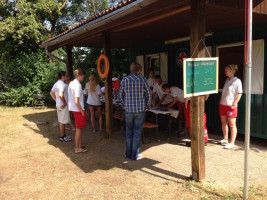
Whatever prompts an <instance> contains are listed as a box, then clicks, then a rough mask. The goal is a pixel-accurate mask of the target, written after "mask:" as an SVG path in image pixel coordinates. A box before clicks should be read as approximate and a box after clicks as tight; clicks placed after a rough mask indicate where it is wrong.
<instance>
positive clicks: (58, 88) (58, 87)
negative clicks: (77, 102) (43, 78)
mask: <svg viewBox="0 0 267 200" xmlns="http://www.w3.org/2000/svg"><path fill="white" fill-rule="evenodd" d="M51 90H52V91H53V92H55V95H56V106H57V107H60V106H62V105H63V102H62V101H61V99H60V98H59V92H63V95H64V98H65V101H66V103H68V92H67V85H66V84H65V83H64V82H63V81H62V80H58V81H57V82H56V83H55V84H54V86H53V87H52V89H51Z"/></svg>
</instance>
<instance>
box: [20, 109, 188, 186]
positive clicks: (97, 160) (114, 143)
mask: <svg viewBox="0 0 267 200" xmlns="http://www.w3.org/2000/svg"><path fill="white" fill-rule="evenodd" d="M23 117H24V118H25V119H27V120H28V121H29V122H38V121H45V122H48V124H45V125H43V124H41V125H36V126H37V127H38V129H36V126H28V128H29V129H31V130H33V131H34V132H35V133H36V134H40V135H42V136H43V137H44V138H47V139H48V144H50V145H53V146H54V147H56V148H57V149H60V150H61V151H62V152H63V153H64V154H65V155H66V156H67V157H68V158H69V159H70V160H71V161H72V162H73V163H74V164H75V165H76V166H78V167H79V168H80V169H81V170H82V171H84V172H85V173H91V172H94V171H96V170H110V169H113V168H122V169H125V170H129V171H135V170H140V171H142V172H144V173H146V174H149V175H152V176H155V177H158V178H161V179H164V180H169V181H173V179H172V180H171V179H169V178H168V177H173V178H175V179H183V180H186V179H188V178H189V177H187V176H184V175H182V174H177V173H175V172H172V171H168V170H165V169H162V168H160V167H157V166H156V165H157V164H159V163H160V162H159V161H157V160H153V159H149V158H143V159H141V160H139V161H131V160H129V159H125V158H124V151H125V137H124V136H123V135H122V134H121V132H120V131H117V132H115V133H114V136H113V138H112V139H109V140H108V139H106V138H105V133H102V134H100V133H93V132H92V131H91V130H92V129H91V126H90V125H89V124H90V122H89V121H87V127H86V128H85V129H84V130H83V139H82V141H83V145H84V146H85V147H86V148H87V149H88V153H83V154H76V153H74V136H75V133H74V132H72V131H67V135H70V136H72V138H73V141H72V142H60V141H59V126H54V124H55V122H57V115H56V111H48V112H40V113H35V114H28V115H23ZM87 119H88V113H87ZM114 125H116V123H114ZM114 129H116V127H115V128H114ZM152 137H153V136H152ZM167 137H168V135H167V133H166V134H165V135H164V134H162V135H161V138H163V141H161V142H155V141H153V142H152V143H149V144H142V143H140V145H141V150H142V151H145V150H147V149H149V148H151V147H154V146H156V145H162V144H165V143H169V142H172V143H174V144H175V143H176V144H177V141H176V140H175V139H174V140H171V141H169V140H167ZM172 137H173V138H176V136H175V134H173V135H172ZM146 140H148V138H146ZM185 148H187V147H185ZM176 182H177V181H176Z"/></svg>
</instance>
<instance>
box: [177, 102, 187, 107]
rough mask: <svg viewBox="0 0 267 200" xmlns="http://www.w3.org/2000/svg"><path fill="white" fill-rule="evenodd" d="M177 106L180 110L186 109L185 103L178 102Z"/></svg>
mask: <svg viewBox="0 0 267 200" xmlns="http://www.w3.org/2000/svg"><path fill="white" fill-rule="evenodd" d="M176 104H177V106H178V108H184V107H185V103H184V102H180V101H177V103H176Z"/></svg>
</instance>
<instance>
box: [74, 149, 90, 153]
mask: <svg viewBox="0 0 267 200" xmlns="http://www.w3.org/2000/svg"><path fill="white" fill-rule="evenodd" d="M86 152H88V150H87V149H82V150H81V151H75V153H86Z"/></svg>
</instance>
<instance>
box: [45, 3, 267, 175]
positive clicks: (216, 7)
mask: <svg viewBox="0 0 267 200" xmlns="http://www.w3.org/2000/svg"><path fill="white" fill-rule="evenodd" d="M244 2H245V1H243V0H126V1H123V2H122V3H119V4H118V5H116V6H114V7H112V8H110V9H107V10H105V11H103V12H101V13H99V14H97V15H96V16H93V17H89V18H88V19H85V20H84V21H82V22H81V23H79V24H77V25H76V26H74V27H72V28H70V29H68V30H66V31H65V32H63V33H61V34H59V35H56V36H55V37H53V38H50V39H49V40H47V41H45V42H43V43H42V44H41V47H42V48H45V49H46V50H47V52H48V53H52V51H53V50H55V49H57V48H60V47H63V46H65V47H66V49H67V56H68V59H67V69H68V71H69V73H71V72H72V54H71V49H72V47H74V46H75V47H104V49H105V53H106V54H107V55H108V57H109V58H110V49H111V48H130V49H132V60H137V61H139V62H140V63H141V64H142V65H143V66H144V72H143V73H144V74H145V73H146V70H147V69H148V67H149V66H150V65H151V63H153V62H154V61H155V59H159V62H158V63H160V64H159V70H160V71H159V72H160V73H161V74H164V79H165V80H168V81H169V82H170V83H172V84H175V85H178V86H180V87H182V83H183V80H182V67H181V64H180V61H181V59H182V58H183V57H185V56H190V52H191V54H192V49H195V48H196V46H197V43H198V41H199V40H200V39H205V38H206V45H207V46H208V50H209V52H210V54H212V55H214V56H215V55H216V56H219V57H220V58H221V59H220V63H219V65H220V71H222V70H223V68H224V65H225V64H227V63H228V62H238V64H239V65H240V68H241V70H240V73H239V74H238V75H239V76H240V78H242V77H241V76H243V75H242V74H243V73H242V72H243V70H242V69H244V68H243V63H242V61H243V58H242V55H243V50H242V49H243V47H242V45H243V44H242V42H243V40H244V32H245V31H244V24H245V3H244ZM266 14H267V1H266V0H253V24H254V32H253V39H254V40H255V41H254V44H255V46H257V50H258V55H259V59H258V58H255V59H256V61H255V62H256V65H258V64H259V67H258V66H257V68H255V69H256V72H255V73H256V74H257V75H255V76H254V79H252V80H253V84H254V85H255V91H256V90H257V93H255V95H253V97H252V99H253V101H252V135H254V136H258V137H263V138H267V123H265V122H267V114H266V112H264V111H265V110H266V107H267V96H266V94H267V90H266V87H264V84H266V83H264V81H263V80H264V75H265V72H264V71H266V70H264V68H265V67H266V64H265V61H264V57H265V51H264V46H265V38H266V37H267V23H266V22H267V15H266ZM205 33H206V37H205ZM257 50H255V51H254V49H253V52H254V54H255V52H256V51H257ZM196 55H197V56H198V57H205V48H204V46H203V45H200V46H199V47H198V49H197V52H196ZM207 56H208V55H207ZM255 62H254V63H255ZM253 67H255V66H253ZM253 69H254V68H253ZM223 79H224V77H223V75H220V86H221V84H222V82H224V80H223ZM244 81H245V80H244V79H243V82H244ZM256 82H257V83H256ZM254 85H252V88H253V87H254ZM106 88H108V92H107V94H106V108H107V110H106V116H107V122H106V126H107V131H108V134H111V130H112V109H111V108H112V101H111V98H108V97H110V96H111V74H109V76H108V78H107V82H106ZM220 88H221V87H220ZM219 97H220V94H216V95H211V97H210V100H209V101H208V102H207V105H206V107H207V108H206V110H207V115H208V125H209V126H210V127H211V128H215V129H218V128H220V125H219V115H218V99H219ZM197 101H198V105H200V106H198V111H199V112H200V113H201V112H203V110H202V111H201V109H203V108H201V105H203V106H202V107H204V100H203V99H202V100H201V99H198V100H197ZM244 110H245V109H244V98H242V100H241V103H240V106H239V113H240V117H239V118H238V127H239V132H243V131H244V112H245V111H244ZM201 124H202V123H201V122H199V124H196V127H198V126H201ZM198 130H201V128H200V129H198ZM197 140H198V142H199V143H195V144H196V145H194V141H192V146H193V147H192V152H193V153H192V162H193V163H192V169H193V176H194V168H195V167H198V170H199V169H200V168H203V167H204V168H205V165H203V159H204V158H203V156H201V155H200V154H201V153H203V152H204V150H203V148H204V147H203V145H204V144H201V145H200V143H201V139H199V138H197ZM202 141H203V140H202ZM199 145H200V146H199ZM199 147H200V148H199ZM194 152H198V153H197V154H195V153H194ZM194 155H197V156H199V155H200V156H199V157H197V156H196V157H195V158H194V159H193V157H194ZM201 163H202V164H201ZM202 172H203V170H201V169H200V170H199V174H197V178H196V179H197V180H201V179H202V178H203V177H204V176H203V174H202Z"/></svg>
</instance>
